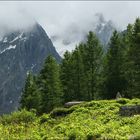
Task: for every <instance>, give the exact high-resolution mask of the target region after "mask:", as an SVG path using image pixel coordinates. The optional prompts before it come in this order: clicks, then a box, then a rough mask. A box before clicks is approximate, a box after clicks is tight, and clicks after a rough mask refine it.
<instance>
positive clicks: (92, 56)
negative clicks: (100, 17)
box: [83, 32, 103, 100]
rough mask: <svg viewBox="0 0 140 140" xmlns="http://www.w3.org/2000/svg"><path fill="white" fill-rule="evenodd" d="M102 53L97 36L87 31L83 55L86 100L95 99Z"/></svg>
mask: <svg viewBox="0 0 140 140" xmlns="http://www.w3.org/2000/svg"><path fill="white" fill-rule="evenodd" d="M102 54H103V53H102V47H101V44H100V42H99V40H98V38H97V37H96V35H95V34H94V33H93V32H89V34H88V36H87V42H86V44H85V53H84V56H83V57H84V67H85V75H86V78H85V81H86V88H87V99H88V100H92V99H95V97H96V96H97V95H96V94H97V92H98V82H99V81H98V79H99V75H100V72H101V63H102Z"/></svg>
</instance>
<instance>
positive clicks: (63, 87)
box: [20, 18, 140, 114]
mask: <svg viewBox="0 0 140 140" xmlns="http://www.w3.org/2000/svg"><path fill="white" fill-rule="evenodd" d="M117 94H119V95H120V96H121V97H123V98H129V99H132V98H139V97H140V19H139V18H137V19H136V21H135V23H134V24H129V25H128V26H127V29H126V30H125V31H123V32H117V31H114V32H113V34H112V37H111V39H110V41H109V43H108V45H107V46H102V45H101V43H100V41H99V39H98V38H97V37H96V35H95V34H94V33H93V32H91V31H90V32H89V33H88V35H87V39H86V40H85V41H84V42H81V43H79V45H77V46H76V48H75V50H73V51H72V52H68V51H67V52H65V54H64V57H63V58H62V61H61V63H60V64H58V63H57V62H56V60H55V59H54V58H53V57H52V56H48V57H47V58H46V60H45V63H44V66H43V68H42V70H41V71H40V73H39V74H38V75H33V74H32V73H31V72H29V73H28V76H27V79H26V82H25V87H24V88H23V93H22V97H21V101H20V109H27V110H31V109H35V110H36V111H37V113H38V114H42V113H48V112H50V111H51V110H53V109H54V108H56V107H61V106H63V105H64V103H66V102H69V101H91V100H103V99H115V98H116V95H117Z"/></svg>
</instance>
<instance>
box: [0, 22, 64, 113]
mask: <svg viewBox="0 0 140 140" xmlns="http://www.w3.org/2000/svg"><path fill="white" fill-rule="evenodd" d="M48 55H52V56H54V57H55V58H56V60H57V61H58V62H60V61H61V58H60V56H59V54H58V53H57V52H56V50H55V48H54V46H53V44H52V42H51V40H50V39H49V37H48V36H47V34H46V32H45V31H44V30H43V28H42V27H41V26H40V25H39V24H37V23H36V24H35V25H34V26H33V27H32V29H31V30H30V31H27V30H26V31H23V30H22V31H16V32H12V33H9V34H7V35H5V36H4V37H3V38H1V39H0V114H3V113H9V112H11V111H14V110H16V109H17V108H18V107H19V100H20V96H21V91H22V88H23V87H24V82H25V78H26V74H27V72H28V71H32V72H33V73H34V74H36V73H38V72H39V71H40V69H41V68H42V65H43V63H44V60H45V58H46V57H47V56H48Z"/></svg>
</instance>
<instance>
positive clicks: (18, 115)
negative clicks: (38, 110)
mask: <svg viewBox="0 0 140 140" xmlns="http://www.w3.org/2000/svg"><path fill="white" fill-rule="evenodd" d="M35 119H36V114H35V113H33V112H29V111H26V110H21V111H18V112H13V113H12V114H11V115H3V116H1V117H0V122H1V123H2V124H11V123H16V124H18V123H29V122H33V121H34V120H35Z"/></svg>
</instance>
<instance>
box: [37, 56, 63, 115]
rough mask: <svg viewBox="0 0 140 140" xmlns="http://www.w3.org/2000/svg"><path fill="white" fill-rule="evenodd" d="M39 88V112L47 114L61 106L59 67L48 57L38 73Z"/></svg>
mask: <svg viewBox="0 0 140 140" xmlns="http://www.w3.org/2000/svg"><path fill="white" fill-rule="evenodd" d="M39 87H40V92H41V95H42V101H41V112H49V111H51V110H52V109H53V108H55V107H58V106H60V105H61V104H62V95H63V94H62V89H61V88H62V87H61V82H60V77H59V66H58V64H57V63H56V61H55V59H54V58H53V57H52V56H48V58H47V59H46V61H45V64H44V67H43V69H42V70H41V72H40V75H39Z"/></svg>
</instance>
